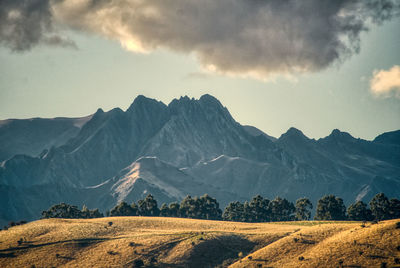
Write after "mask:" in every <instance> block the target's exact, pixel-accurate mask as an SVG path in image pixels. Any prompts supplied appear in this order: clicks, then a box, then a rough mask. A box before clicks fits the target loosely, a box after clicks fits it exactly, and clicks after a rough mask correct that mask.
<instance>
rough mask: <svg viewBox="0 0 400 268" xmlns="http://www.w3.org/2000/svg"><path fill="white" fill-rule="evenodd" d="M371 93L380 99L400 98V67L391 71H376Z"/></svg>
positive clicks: (395, 67) (371, 82)
mask: <svg viewBox="0 0 400 268" xmlns="http://www.w3.org/2000/svg"><path fill="white" fill-rule="evenodd" d="M370 87H371V92H372V93H373V94H374V95H376V96H380V97H390V96H395V97H397V98H400V66H399V65H395V66H393V67H392V68H391V69H389V70H387V71H386V70H375V71H374V74H373V76H372V79H371V80H370Z"/></svg>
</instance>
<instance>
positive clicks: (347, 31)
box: [0, 0, 400, 78]
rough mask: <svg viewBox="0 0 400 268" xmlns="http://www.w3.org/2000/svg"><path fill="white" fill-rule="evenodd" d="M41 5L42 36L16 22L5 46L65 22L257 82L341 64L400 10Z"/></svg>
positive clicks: (221, 0)
mask: <svg viewBox="0 0 400 268" xmlns="http://www.w3.org/2000/svg"><path fill="white" fill-rule="evenodd" d="M8 2H13V1H8ZM18 2H21V1H18ZM23 2H35V1H23ZM36 2H40V3H42V5H39V6H40V8H36V9H32V11H35V10H36V12H37V13H38V14H39V13H42V14H43V15H44V16H43V17H40V18H37V17H36V15H35V14H34V13H32V15H30V12H29V9H28V8H27V6H26V5H20V6H21V8H22V10H23V11H24V12H27V14H29V16H27V18H28V19H30V20H33V21H34V22H33V23H32V24H33V25H35V24H36V27H35V28H39V29H40V30H38V31H37V32H38V33H37V35H35V34H32V36H31V35H29V34H24V31H23V30H22V28H23V26H27V27H28V28H32V24H31V23H24V22H21V25H19V24H18V25H17V26H18V28H21V29H20V32H21V34H20V32H18V33H17V34H16V36H15V38H14V39H12V38H8V39H7V41H6V42H11V44H13V47H19V46H18V44H19V43H20V42H19V40H21V39H22V40H24V39H25V40H29V39H32V41H33V42H32V43H33V44H35V42H36V43H37V40H35V38H38V37H37V36H39V40H40V38H41V37H40V36H41V35H43V32H44V31H46V30H47V28H49V27H50V28H51V22H52V18H53V19H54V20H55V21H57V23H59V24H64V25H67V26H69V27H71V28H74V29H77V30H82V31H88V32H92V33H96V34H99V35H102V36H105V37H107V38H110V39H115V40H118V41H120V42H121V44H122V46H123V47H125V48H126V49H128V50H132V51H137V52H147V51H152V50H154V49H157V48H164V49H169V50H172V51H176V52H182V53H190V54H194V55H195V56H196V57H197V58H198V59H199V61H200V62H201V63H202V65H203V66H204V67H206V68H208V69H210V70H215V71H217V72H221V73H226V74H233V75H250V76H254V77H258V78H267V77H269V76H270V75H271V74H282V73H285V74H287V73H289V74H290V73H294V72H308V71H318V70H321V69H324V68H326V67H327V66H330V65H331V64H332V63H334V62H337V61H341V60H343V59H345V58H346V57H348V56H351V55H352V54H354V53H357V52H358V51H359V48H360V39H359V37H360V33H361V32H362V31H365V30H367V28H368V25H370V24H371V23H382V22H383V21H385V20H388V19H390V18H392V17H393V16H398V15H399V10H400V1H399V0H335V1H332V0H97V1H96V0H68V1H67V0H64V1H63V0H50V4H49V3H48V2H46V1H44V2H43V1H36ZM2 9H3V8H2ZM50 11H51V12H50ZM51 15H52V16H51ZM35 18H37V20H35ZM0 27H1V26H0ZM10 37H14V36H12V35H11V36H10ZM3 38H4V35H3V34H2V39H3ZM22 43H23V42H22ZM31 45H32V44H30V45H27V44H25V45H22V48H29V47H30V46H31Z"/></svg>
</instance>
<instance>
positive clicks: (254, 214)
mask: <svg viewBox="0 0 400 268" xmlns="http://www.w3.org/2000/svg"><path fill="white" fill-rule="evenodd" d="M269 205H270V201H269V200H268V199H266V198H263V197H262V196H261V195H256V196H254V197H253V198H252V199H251V201H250V202H249V203H248V206H247V207H246V208H247V213H246V214H247V215H248V219H249V221H251V222H266V221H269V220H270V207H269Z"/></svg>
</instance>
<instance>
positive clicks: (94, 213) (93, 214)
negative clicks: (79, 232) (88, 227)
mask: <svg viewBox="0 0 400 268" xmlns="http://www.w3.org/2000/svg"><path fill="white" fill-rule="evenodd" d="M81 215H82V218H85V219H93V218H101V217H104V215H103V213H101V212H100V211H99V210H98V209H97V208H96V209H93V210H90V209H88V207H87V206H86V205H83V207H82V211H81Z"/></svg>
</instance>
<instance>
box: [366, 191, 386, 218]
mask: <svg viewBox="0 0 400 268" xmlns="http://www.w3.org/2000/svg"><path fill="white" fill-rule="evenodd" d="M369 206H370V208H371V211H372V215H373V216H374V218H375V220H377V221H381V220H387V219H389V218H390V213H389V206H390V205H389V199H388V198H387V197H386V196H385V194H383V193H379V194H376V195H375V196H374V197H373V198H372V199H371V201H370V202H369Z"/></svg>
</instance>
